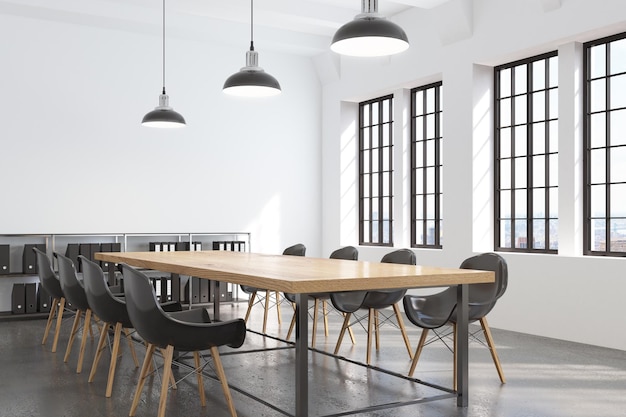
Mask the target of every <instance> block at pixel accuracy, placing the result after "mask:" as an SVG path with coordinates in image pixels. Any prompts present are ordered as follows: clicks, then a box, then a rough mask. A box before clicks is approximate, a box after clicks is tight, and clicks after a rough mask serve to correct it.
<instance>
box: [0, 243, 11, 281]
mask: <svg viewBox="0 0 626 417" xmlns="http://www.w3.org/2000/svg"><path fill="white" fill-rule="evenodd" d="M10 273H11V246H9V245H0V275H7V274H10Z"/></svg>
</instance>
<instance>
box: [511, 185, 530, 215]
mask: <svg viewBox="0 0 626 417" xmlns="http://www.w3.org/2000/svg"><path fill="white" fill-rule="evenodd" d="M514 195H515V216H514V217H515V218H516V219H522V218H525V217H528V214H527V211H526V201H527V198H526V190H516V191H515V194H514Z"/></svg>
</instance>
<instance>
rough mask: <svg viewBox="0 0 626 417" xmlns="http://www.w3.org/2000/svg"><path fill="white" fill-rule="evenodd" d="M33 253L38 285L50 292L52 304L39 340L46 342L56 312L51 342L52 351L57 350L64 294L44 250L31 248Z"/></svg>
mask: <svg viewBox="0 0 626 417" xmlns="http://www.w3.org/2000/svg"><path fill="white" fill-rule="evenodd" d="M33 251H34V252H35V255H36V257H37V265H38V266H37V274H38V275H39V285H41V287H43V289H44V290H45V291H46V292H47V293H48V294H50V297H52V304H51V305H50V314H48V322H47V323H46V330H45V331H44V334H43V340H42V341H41V344H42V345H45V344H46V341H47V340H48V334H49V333H50V328H51V327H52V323H53V321H54V316H55V314H56V317H57V323H56V328H55V332H54V339H53V342H52V352H56V351H57V344H58V343H59V334H60V332H61V323H62V322H63V312H64V311H65V294H63V289H62V288H61V282H60V281H59V278H58V277H57V275H56V274H55V273H54V271H53V270H52V262H50V258H48V255H46V254H45V253H44V252H42V251H40V250H39V249H37V248H33Z"/></svg>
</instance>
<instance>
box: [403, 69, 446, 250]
mask: <svg viewBox="0 0 626 417" xmlns="http://www.w3.org/2000/svg"><path fill="white" fill-rule="evenodd" d="M442 88H443V82H442V81H438V82H434V83H431V84H427V85H423V86H420V87H416V88H413V89H411V95H410V97H411V113H410V114H411V129H410V135H411V158H410V159H411V177H410V178H411V179H410V190H411V191H410V192H411V247H412V248H431V249H441V248H442V247H443V239H442V223H443V219H442V216H441V203H442V189H441V174H442V166H443V165H442V158H441V146H442V140H443V136H442V125H441V122H442V116H443V109H442V105H441V102H442V97H441V94H442ZM428 91H433V94H434V108H433V109H432V111H429V109H428V106H427V100H428ZM419 92H422V93H423V94H421V96H422V105H421V109H422V110H423V111H421V112H420V114H416V112H417V108H418V106H417V102H416V100H417V95H418V93H419ZM418 118H420V119H421V120H422V121H423V122H422V123H421V124H420V125H421V129H422V131H421V132H420V133H419V137H420V139H418V132H417V120H418ZM429 120H430V121H431V123H432V124H434V126H432V132H433V133H434V135H433V137H428V136H430V135H428V133H427V132H428V130H429V129H430V128H431V127H430V126H429ZM429 142H432V147H429V145H430V143H429ZM418 147H421V149H420V152H418V149H419V148H418ZM418 153H419V154H420V156H421V159H422V160H421V161H419V160H418V157H417V156H418ZM431 153H432V155H431ZM429 160H430V161H431V164H429V163H428V161H429ZM418 170H421V175H419V176H418V175H417V174H418ZM429 173H430V176H432V177H433V179H432V181H433V183H432V184H431V186H432V188H433V189H432V190H431V189H430V187H429V186H428V182H429V180H430V176H429ZM418 178H420V179H421V184H418V183H417V181H418ZM418 191H420V192H418ZM428 196H432V200H433V201H432V207H429V204H428ZM418 204H419V205H418ZM418 208H419V209H421V210H418ZM430 209H432V213H431V210H430ZM418 211H421V217H420V218H418ZM429 224H432V225H433V226H434V227H433V234H432V243H429V238H428V236H429V234H428V229H429ZM418 226H420V227H418ZM420 233H421V235H420ZM419 237H421V241H418V240H420V239H418V238H419Z"/></svg>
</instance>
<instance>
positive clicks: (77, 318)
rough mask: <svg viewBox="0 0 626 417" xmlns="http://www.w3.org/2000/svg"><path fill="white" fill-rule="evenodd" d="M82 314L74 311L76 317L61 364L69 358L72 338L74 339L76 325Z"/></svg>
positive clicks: (72, 342)
mask: <svg viewBox="0 0 626 417" xmlns="http://www.w3.org/2000/svg"><path fill="white" fill-rule="evenodd" d="M82 314H83V312H82V311H81V310H76V315H75V316H74V324H72V331H71V333H70V340H69V341H68V342H67V349H65V356H64V357H63V362H67V360H68V359H69V357H70V352H71V351H72V345H73V344H74V338H75V337H76V332H77V331H78V330H77V329H78V325H79V324H80V316H81V315H82Z"/></svg>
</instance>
